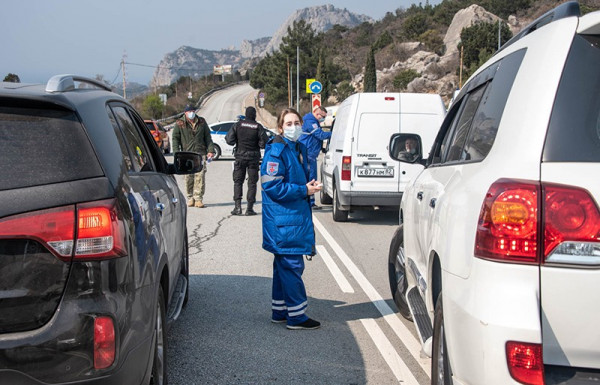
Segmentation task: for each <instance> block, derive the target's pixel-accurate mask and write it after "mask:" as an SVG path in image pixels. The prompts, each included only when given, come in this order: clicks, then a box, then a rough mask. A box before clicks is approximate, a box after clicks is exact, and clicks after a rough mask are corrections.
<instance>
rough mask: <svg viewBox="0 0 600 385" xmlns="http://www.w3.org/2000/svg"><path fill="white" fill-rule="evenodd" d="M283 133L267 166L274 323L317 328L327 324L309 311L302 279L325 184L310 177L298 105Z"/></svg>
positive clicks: (285, 118)
mask: <svg viewBox="0 0 600 385" xmlns="http://www.w3.org/2000/svg"><path fill="white" fill-rule="evenodd" d="M277 129H278V131H279V134H280V135H277V136H275V137H274V138H273V139H271V140H270V141H269V143H267V148H266V149H265V156H264V159H263V163H262V166H261V170H260V171H261V172H260V175H261V185H262V201H263V209H262V225H263V244H262V247H263V249H265V250H267V251H269V252H271V253H273V254H274V255H275V258H274V260H273V291H272V302H271V310H272V313H271V322H273V323H284V322H285V323H287V328H288V329H292V330H302V329H316V328H318V327H319V326H321V324H320V323H319V322H318V321H315V320H313V319H311V318H308V316H307V315H306V307H307V306H308V302H307V297H306V289H305V287H304V282H303V281H302V273H303V272H304V258H303V256H304V255H314V254H315V230H314V227H313V221H312V212H311V209H310V199H309V197H310V196H311V195H314V194H315V192H317V191H319V190H320V189H321V188H320V186H319V185H318V184H317V183H316V181H315V180H314V179H313V180H311V179H309V177H308V162H307V156H306V147H304V145H302V144H300V143H298V142H297V140H298V137H299V136H300V134H301V133H302V118H301V117H300V114H298V112H297V111H296V110H294V109H292V108H286V109H284V110H283V111H282V112H281V113H280V114H279V118H278V119H277Z"/></svg>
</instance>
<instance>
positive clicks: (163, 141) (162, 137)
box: [144, 120, 171, 154]
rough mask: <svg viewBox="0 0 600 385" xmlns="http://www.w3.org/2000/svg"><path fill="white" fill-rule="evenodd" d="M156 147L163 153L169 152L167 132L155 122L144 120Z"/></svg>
mask: <svg viewBox="0 0 600 385" xmlns="http://www.w3.org/2000/svg"><path fill="white" fill-rule="evenodd" d="M144 123H146V127H148V130H150V133H151V134H152V137H153V138H154V140H155V141H156V144H157V145H158V147H159V148H160V149H161V150H162V151H163V152H164V153H165V154H169V153H170V152H171V141H170V139H169V134H168V133H167V130H166V129H165V128H164V127H163V126H162V124H160V123H158V122H157V121H156V120H144Z"/></svg>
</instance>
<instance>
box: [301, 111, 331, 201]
mask: <svg viewBox="0 0 600 385" xmlns="http://www.w3.org/2000/svg"><path fill="white" fill-rule="evenodd" d="M326 116H327V109H325V107H323V106H315V107H314V108H313V112H312V113H308V114H306V115H304V117H303V118H302V120H303V121H304V123H303V124H302V135H300V138H299V139H298V141H299V142H300V143H302V144H304V145H305V146H306V150H307V157H308V173H309V176H308V180H317V158H318V157H319V154H320V153H321V148H322V147H323V141H324V140H327V139H329V138H331V132H325V131H323V130H322V129H321V123H322V122H324V121H325V117H326ZM310 205H311V207H312V209H313V210H319V209H320V208H321V207H319V206H317V205H316V204H315V196H314V195H311V196H310Z"/></svg>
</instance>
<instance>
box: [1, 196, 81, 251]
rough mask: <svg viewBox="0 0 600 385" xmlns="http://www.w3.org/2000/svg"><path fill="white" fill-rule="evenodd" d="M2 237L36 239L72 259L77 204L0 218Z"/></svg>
mask: <svg viewBox="0 0 600 385" xmlns="http://www.w3.org/2000/svg"><path fill="white" fill-rule="evenodd" d="M0 238H13V239H14V238H20V239H35V240H36V241H38V242H40V243H43V244H47V245H48V246H50V249H51V251H54V254H55V255H56V256H57V257H59V258H61V259H70V258H71V254H72V253H73V239H74V238H75V206H65V207H59V208H54V209H49V210H41V211H34V212H31V213H26V214H20V215H15V216H12V217H8V218H4V219H2V220H0Z"/></svg>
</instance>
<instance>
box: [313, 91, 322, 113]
mask: <svg viewBox="0 0 600 385" xmlns="http://www.w3.org/2000/svg"><path fill="white" fill-rule="evenodd" d="M320 105H321V95H320V94H313V95H312V111H314V110H315V108H316V107H319V106H320Z"/></svg>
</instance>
